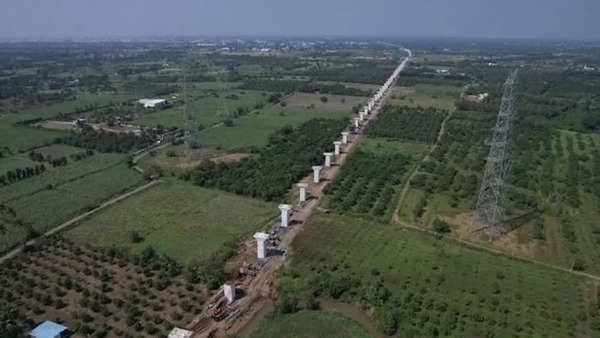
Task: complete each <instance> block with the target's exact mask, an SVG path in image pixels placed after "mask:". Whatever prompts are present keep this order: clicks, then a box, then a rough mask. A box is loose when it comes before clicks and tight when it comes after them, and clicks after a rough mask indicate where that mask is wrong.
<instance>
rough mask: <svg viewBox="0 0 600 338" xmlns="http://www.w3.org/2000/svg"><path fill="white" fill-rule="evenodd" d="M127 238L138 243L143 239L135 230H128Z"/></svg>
mask: <svg viewBox="0 0 600 338" xmlns="http://www.w3.org/2000/svg"><path fill="white" fill-rule="evenodd" d="M129 240H130V241H131V243H139V242H141V241H143V240H144V237H142V236H140V234H139V233H138V232H137V231H130V232H129Z"/></svg>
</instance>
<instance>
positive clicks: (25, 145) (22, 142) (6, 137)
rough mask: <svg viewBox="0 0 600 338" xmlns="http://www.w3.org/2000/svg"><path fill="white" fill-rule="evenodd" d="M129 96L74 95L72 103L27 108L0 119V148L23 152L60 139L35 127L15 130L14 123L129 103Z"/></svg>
mask: <svg viewBox="0 0 600 338" xmlns="http://www.w3.org/2000/svg"><path fill="white" fill-rule="evenodd" d="M132 98H133V97H132V96H129V95H117V94H89V93H82V94H78V95H77V98H76V99H75V100H73V101H65V102H63V103H56V104H51V105H46V106H41V107H37V108H30V109H26V110H24V111H21V112H19V113H17V114H8V115H3V116H0V144H2V145H3V146H7V147H9V148H10V149H11V150H13V151H24V150H29V149H31V148H35V147H38V146H41V145H46V144H50V143H52V141H53V140H54V138H56V137H60V136H64V135H65V133H64V132H59V131H51V130H44V129H41V128H36V127H25V126H15V123H17V122H20V121H23V120H31V119H36V118H42V119H49V118H53V117H55V116H57V115H58V114H60V113H69V112H72V111H73V110H75V109H76V108H79V107H83V106H86V105H90V104H98V105H103V104H107V103H109V102H122V101H126V100H130V99H132Z"/></svg>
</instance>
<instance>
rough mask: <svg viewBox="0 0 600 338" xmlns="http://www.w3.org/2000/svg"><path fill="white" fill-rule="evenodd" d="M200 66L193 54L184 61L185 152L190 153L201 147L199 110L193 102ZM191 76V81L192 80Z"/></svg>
mask: <svg viewBox="0 0 600 338" xmlns="http://www.w3.org/2000/svg"><path fill="white" fill-rule="evenodd" d="M197 68H198V63H197V60H196V59H195V58H194V56H193V55H188V56H187V57H186V58H185V60H184V61H183V67H182V72H183V102H184V103H183V130H184V134H183V135H184V142H185V153H186V155H190V154H191V153H192V151H193V150H194V149H198V148H200V140H199V139H198V131H199V128H198V127H199V124H198V117H197V113H198V112H197V110H196V109H195V108H194V107H193V105H192V102H193V101H194V98H193V93H192V92H193V91H194V88H195V86H194V74H195V71H196V70H197ZM190 77H191V81H190Z"/></svg>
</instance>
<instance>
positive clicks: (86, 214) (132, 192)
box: [0, 180, 162, 264]
mask: <svg viewBox="0 0 600 338" xmlns="http://www.w3.org/2000/svg"><path fill="white" fill-rule="evenodd" d="M160 182H162V181H161V180H154V181H151V182H148V183H146V184H144V185H142V186H139V187H137V188H135V189H133V190H130V191H128V192H126V193H123V194H121V195H119V196H117V197H113V198H111V199H109V200H107V201H106V202H104V203H102V204H100V205H99V206H98V207H96V208H94V209H92V210H90V211H86V212H84V213H83V214H80V215H79V216H76V217H74V218H72V219H70V220H68V221H66V222H64V223H61V224H60V225H58V226H56V227H54V228H52V229H50V230H48V231H46V232H45V233H44V234H43V235H41V236H39V237H37V238H34V239H31V240H29V241H27V242H26V243H25V245H21V246H17V247H16V248H14V249H12V250H11V251H8V252H7V253H5V254H4V255H3V256H1V257H0V264H2V263H4V262H5V261H6V260H9V259H11V258H12V257H14V256H16V255H17V254H18V253H19V252H21V251H22V250H23V248H24V247H25V246H27V245H33V244H35V243H36V240H38V239H40V238H43V237H49V236H52V235H54V234H55V233H57V232H60V231H62V230H64V229H66V228H68V227H70V226H72V225H75V224H77V223H78V222H80V221H82V220H84V219H86V218H88V217H89V216H91V215H93V214H95V213H97V212H99V211H102V210H104V209H106V208H108V207H110V206H112V205H113V204H116V203H118V202H120V201H122V200H124V199H126V198H128V197H130V196H132V195H135V194H137V193H139V192H142V191H144V190H146V189H148V188H151V187H153V186H155V185H156V184H158V183H160Z"/></svg>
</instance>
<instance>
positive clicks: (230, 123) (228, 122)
mask: <svg viewBox="0 0 600 338" xmlns="http://www.w3.org/2000/svg"><path fill="white" fill-rule="evenodd" d="M223 124H224V125H225V127H233V120H232V119H226V120H225V121H223Z"/></svg>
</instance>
